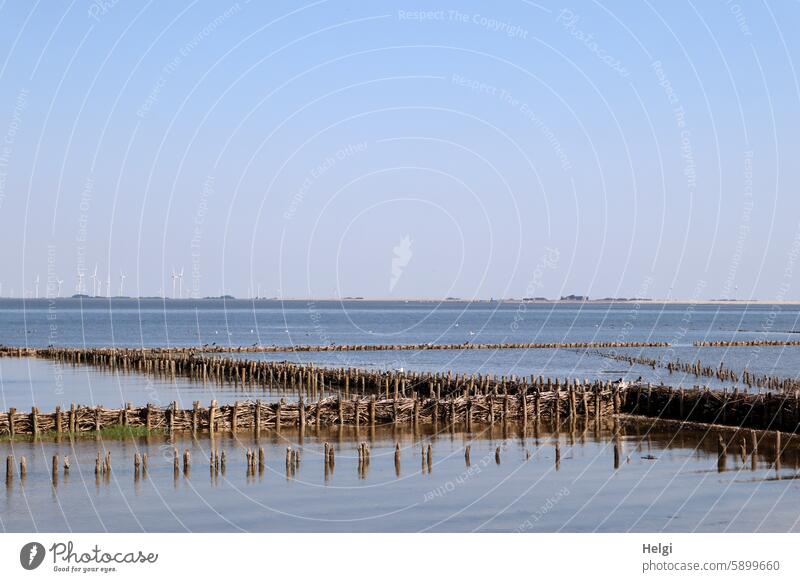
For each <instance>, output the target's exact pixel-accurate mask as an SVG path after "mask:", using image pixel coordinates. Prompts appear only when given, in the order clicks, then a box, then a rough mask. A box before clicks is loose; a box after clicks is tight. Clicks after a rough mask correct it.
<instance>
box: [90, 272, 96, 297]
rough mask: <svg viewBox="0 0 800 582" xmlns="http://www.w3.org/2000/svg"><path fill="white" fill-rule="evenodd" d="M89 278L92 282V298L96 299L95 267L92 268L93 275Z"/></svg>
mask: <svg viewBox="0 0 800 582" xmlns="http://www.w3.org/2000/svg"><path fill="white" fill-rule="evenodd" d="M89 278H90V279H91V280H92V297H97V265H95V266H94V273H92V274H91V276H90V277H89Z"/></svg>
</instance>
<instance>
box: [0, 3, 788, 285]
mask: <svg viewBox="0 0 800 582" xmlns="http://www.w3.org/2000/svg"><path fill="white" fill-rule="evenodd" d="M798 25H800V3H798V2H794V1H792V2H789V1H787V2H771V3H766V2H747V3H744V2H742V3H741V4H738V3H736V2H726V1H724V0H718V1H714V2H695V3H692V2H683V1H677V2H652V1H647V0H645V1H643V2H641V3H640V2H635V3H631V2H615V3H598V2H562V3H557V4H548V3H534V2H527V1H513V0H509V1H506V2H468V1H463V0H462V1H458V2H455V1H437V2H407V3H406V2H342V1H334V0H330V1H323V0H321V1H317V2H308V3H305V2H246V1H240V2H234V3H226V2H224V1H223V2H201V1H197V2H158V3H157V2H131V1H127V0H119V1H117V0H104V1H103V0H97V1H96V2H89V1H88V0H74V1H72V2H66V1H65V2H33V1H31V2H29V1H21V0H6V1H0V244H2V248H3V249H4V250H3V252H2V254H0V284H1V285H2V288H1V289H0V294H2V295H3V296H8V295H11V294H12V293H13V295H15V296H20V295H22V294H23V293H25V294H26V296H33V295H34V294H35V293H36V284H35V281H36V277H37V276H38V277H39V281H40V283H39V295H40V296H45V295H46V294H47V293H48V292H49V293H50V294H54V293H55V292H56V285H57V283H56V281H58V280H61V281H63V288H62V291H61V293H62V295H68V294H72V293H74V292H76V290H77V289H78V286H79V285H80V281H81V278H80V277H79V273H83V274H84V276H83V279H82V280H83V288H84V290H85V291H86V292H89V293H91V292H92V288H93V280H92V279H91V275H92V274H93V272H94V269H95V266H97V273H98V276H97V282H98V284H100V285H101V287H100V292H101V293H102V294H103V295H105V294H106V292H107V286H108V283H107V281H108V279H109V277H110V279H111V287H112V291H113V294H117V293H118V292H119V286H120V282H121V281H120V273H121V272H124V273H125V275H126V277H125V281H124V293H125V294H126V295H136V294H138V295H157V294H161V293H163V294H166V295H168V296H171V295H172V292H173V279H172V277H171V274H172V270H173V268H174V269H176V270H177V271H178V272H180V270H181V269H183V272H184V276H183V279H182V281H180V282H179V281H178V280H175V283H176V285H178V284H180V286H182V288H183V295H184V296H188V295H193V296H205V295H218V294H220V293H221V292H223V291H224V292H225V293H230V294H232V295H236V296H239V297H245V296H250V295H251V294H253V293H255V292H256V291H257V290H258V289H260V293H261V295H262V296H284V297H333V296H365V297H381V298H388V297H398V298H400V297H430V298H433V297H445V296H458V297H464V298H472V297H479V298H489V297H495V298H496V297H517V298H518V297H523V296H545V297H558V296H561V295H567V294H572V293H574V294H585V295H589V296H591V297H592V298H599V297H605V296H618V297H630V296H643V297H659V298H663V297H673V298H684V299H701V298H737V299H745V298H759V299H770V300H781V299H798V298H800V281H798V280H796V279H797V278H798V277H800V262H798V259H800V194H799V193H798V190H799V187H800V179H799V178H800V163H798V158H799V157H800V156H799V155H798V154H800V147H798V146H799V145H800V144H798V131H797V130H798V128H800V85H799V84H800V81H798V69H800V63H798V56H800V39H798V35H797V30H798ZM795 273H797V274H798V276H797V277H795ZM48 281H49V285H48Z"/></svg>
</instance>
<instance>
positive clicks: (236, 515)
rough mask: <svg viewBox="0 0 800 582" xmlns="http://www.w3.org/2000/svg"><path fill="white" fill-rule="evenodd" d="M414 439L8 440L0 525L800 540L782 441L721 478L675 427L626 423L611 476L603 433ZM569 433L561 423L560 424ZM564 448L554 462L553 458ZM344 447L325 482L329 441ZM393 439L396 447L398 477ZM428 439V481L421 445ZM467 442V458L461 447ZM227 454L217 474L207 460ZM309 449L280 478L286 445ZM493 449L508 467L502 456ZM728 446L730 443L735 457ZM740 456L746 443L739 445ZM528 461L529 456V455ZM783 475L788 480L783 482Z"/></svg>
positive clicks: (790, 448)
mask: <svg viewBox="0 0 800 582" xmlns="http://www.w3.org/2000/svg"><path fill="white" fill-rule="evenodd" d="M440 428H441V430H440V431H439V432H438V433H434V432H433V431H432V430H431V431H430V432H427V433H425V432H423V433H421V434H414V433H413V432H411V431H410V430H409V429H408V428H405V429H404V428H402V427H395V428H392V427H377V428H376V429H375V430H374V431H373V432H372V433H370V431H368V430H365V429H361V432H360V433H359V434H358V435H356V434H355V429H354V428H352V427H347V428H344V429H342V430H341V431H339V430H338V429H332V430H325V431H323V432H322V433H321V434H316V433H315V432H314V431H309V432H306V433H305V434H304V435H303V438H302V440H301V439H300V437H299V435H298V433H297V432H296V431H287V430H283V431H282V432H281V434H275V433H274V432H272V433H265V434H264V435H262V437H261V438H260V439H259V440H258V441H256V440H255V439H254V438H253V436H252V435H250V434H243V433H240V434H237V438H235V439H234V438H233V437H232V436H231V435H225V436H219V437H217V438H216V439H215V441H214V443H213V445H212V443H211V441H210V440H209V439H208V436H207V435H204V436H201V437H200V438H199V439H198V440H192V439H190V438H187V437H180V438H178V439H177V440H176V441H175V442H174V443H172V442H169V441H168V440H165V439H164V438H163V437H158V436H153V437H151V438H150V439H144V438H141V439H135V440H128V441H124V442H120V441H105V442H103V441H94V440H92V439H80V440H77V441H73V442H69V441H62V442H60V443H55V442H36V443H33V442H16V443H14V444H13V450H12V446H11V444H10V443H2V444H0V451H1V452H2V453H3V454H4V455H5V454H11V453H12V452H13V454H14V455H16V457H17V458H18V457H19V456H22V455H25V456H27V457H28V473H27V477H26V479H25V482H24V483H20V481H19V479H18V477H15V479H14V482H13V483H12V484H10V485H8V484H6V485H5V492H4V495H2V496H0V523H1V524H2V529H3V530H4V531H319V532H328V531H381V532H382V531H548V532H551V531H578V532H592V531H681V532H683V531H798V530H800V526H798V521H800V505H798V503H797V500H798V494H800V485H799V483H800V482H798V481H796V480H794V477H795V476H797V475H798V469H797V468H798V458H797V444H796V443H793V444H791V445H788V443H785V442H784V445H787V446H786V448H785V449H784V452H783V455H782V459H781V465H780V468H778V469H776V468H775V467H774V465H773V463H772V460H773V459H774V447H773V444H774V443H767V442H762V443H760V445H759V455H758V456H757V459H756V464H755V466H754V465H752V464H751V459H750V457H749V456H748V457H747V459H746V460H745V462H742V460H741V459H740V458H738V453H737V454H733V453H732V452H731V454H729V455H727V457H726V463H725V467H724V470H722V471H721V472H720V467H719V465H718V456H717V449H716V446H717V445H716V443H717V435H716V433H711V434H705V433H704V432H698V431H694V430H682V431H675V430H674V429H672V428H670V427H664V426H651V425H647V424H638V423H630V422H626V423H624V424H623V426H622V438H621V442H622V454H621V458H620V467H619V468H618V469H615V468H614V455H613V440H612V436H613V435H612V427H611V425H610V424H603V425H602V426H597V425H595V424H593V423H592V424H590V425H589V426H587V427H583V426H578V427H576V428H575V430H574V431H571V432H570V431H569V430H568V429H566V430H562V431H561V432H560V433H559V434H558V435H556V434H555V432H554V430H553V428H552V427H550V426H547V425H544V424H542V425H541V426H540V427H539V429H538V431H535V430H534V427H529V432H528V433H527V434H525V435H522V434H521V432H520V428H519V427H518V426H514V425H510V426H505V427H504V426H502V425H496V426H494V427H491V428H490V427H481V428H479V429H477V432H473V433H467V432H464V431H463V429H462V428H460V427H456V428H455V429H454V430H452V431H450V430H448V429H447V427H440ZM565 428H566V427H565ZM556 440H558V442H559V448H560V461H559V463H558V466H556V463H555V442H556ZM362 441H364V442H369V443H370V446H371V457H370V464H369V466H368V468H367V470H366V472H365V473H364V474H362V473H360V471H359V467H358V460H357V453H356V445H357V443H359V442H362ZM324 442H329V443H331V444H332V446H333V447H334V448H335V451H336V455H335V464H334V467H333V469H332V471H329V472H327V473H326V471H325V463H324V462H323V459H322V454H321V453H322V449H323V443H324ZM395 443H399V444H400V446H401V460H400V468H399V474H398V473H397V472H396V467H395V463H394V449H395ZM428 443H430V444H431V450H432V465H431V472H427V471H425V472H423V469H424V467H423V463H422V460H421V455H420V449H421V447H422V446H427V444H428ZM467 444H469V445H470V446H471V455H470V457H471V465H470V467H467V466H466V463H465V458H464V448H465V446H466V445H467ZM173 446H175V447H177V448H178V449H179V450H180V451H181V452H182V451H183V450H184V449H186V448H188V449H189V450H190V451H191V457H192V467H191V470H190V472H189V475H188V476H185V475H183V474H182V473H179V474H178V475H177V476H176V475H175V474H174V472H173V469H172V461H171V456H172V447H173ZM212 446H214V447H216V448H217V450H218V451H219V450H224V451H225V452H226V454H227V458H228V461H227V467H226V471H225V473H224V474H217V475H214V474H213V473H212V472H211V471H210V469H209V465H208V454H209V450H210V448H211V447H212ZM258 446H262V447H264V449H265V452H266V467H265V469H264V471H263V473H261V474H259V473H258V471H256V474H255V475H253V476H249V475H248V474H247V469H246V463H245V459H244V449H245V448H247V447H252V448H255V447H258ZM287 446H291V447H292V448H293V449H298V450H299V451H300V459H301V460H300V463H299V467H298V468H297V469H296V471H295V473H294V474H293V475H291V476H287V471H286V463H285V451H286V447H287ZM498 447H499V448H500V461H499V463H498V462H497V461H496V458H495V453H496V450H497V448H498ZM733 448H734V447H731V449H733ZM105 450H109V451H111V458H112V467H113V468H112V472H111V475H110V477H109V478H108V479H105V478H103V477H101V478H99V479H96V477H95V474H94V459H95V455H96V452H97V451H105ZM137 451H139V452H145V451H146V452H148V454H149V457H150V468H149V472H148V474H147V475H146V476H145V477H143V478H140V479H138V480H137V479H135V478H134V473H133V463H132V459H133V455H134V453H135V452H137ZM737 451H738V448H737ZM53 454H58V455H59V457H62V456H63V455H65V454H66V455H69V456H70V458H71V464H72V466H71V469H70V472H69V475H68V476H64V474H63V472H61V471H60V474H59V476H58V479H57V483H56V484H55V486H54V485H53V483H52V481H51V477H50V467H51V464H50V463H51V458H52V455H53ZM528 455H530V456H529V457H528ZM777 477H780V479H777Z"/></svg>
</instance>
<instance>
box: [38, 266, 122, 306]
mask: <svg viewBox="0 0 800 582" xmlns="http://www.w3.org/2000/svg"><path fill="white" fill-rule="evenodd" d="M85 276H86V273H84V272H83V271H78V285H77V288H76V291H77V293H78V294H79V295H82V294H84V293H85V292H86V291H85V288H84V286H83V279H84V277H85ZM125 277H127V275H126V274H125V273H123V272H122V271H120V272H119V296H120V297H122V296H123V290H124V287H125ZM36 279H37V281H38V279H39V276H38V275H37V276H36ZM89 279H91V280H92V295H91V296H92V297H103V280H102V279H101V278H100V277H98V276H97V265H95V266H94V271H93V272H92V274H91V275H89ZM61 283H63V281H59V285H58V295H57V297H61ZM36 296H37V298H38V291H37V295H36ZM105 297H111V275H108V277H107V278H106V294H105Z"/></svg>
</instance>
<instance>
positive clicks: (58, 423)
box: [55, 406, 62, 434]
mask: <svg viewBox="0 0 800 582" xmlns="http://www.w3.org/2000/svg"><path fill="white" fill-rule="evenodd" d="M55 418H56V434H61V432H62V431H61V407H60V406H56V414H55Z"/></svg>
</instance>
